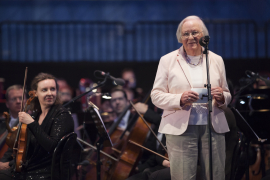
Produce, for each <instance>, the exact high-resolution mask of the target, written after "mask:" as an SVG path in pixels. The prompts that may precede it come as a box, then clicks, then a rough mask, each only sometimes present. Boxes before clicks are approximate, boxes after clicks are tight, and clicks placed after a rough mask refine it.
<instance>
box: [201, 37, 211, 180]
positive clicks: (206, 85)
mask: <svg viewBox="0 0 270 180" xmlns="http://www.w3.org/2000/svg"><path fill="white" fill-rule="evenodd" d="M204 42H205V46H204V47H205V49H204V51H203V54H205V57H206V70H207V84H205V85H204V87H207V91H208V117H207V124H208V143H209V144H208V145H209V173H210V180H213V168H212V167H213V165H212V140H211V139H212V135H211V132H212V130H211V122H212V120H211V112H212V96H211V84H210V74H209V60H208V50H209V49H208V43H209V38H205V39H204Z"/></svg>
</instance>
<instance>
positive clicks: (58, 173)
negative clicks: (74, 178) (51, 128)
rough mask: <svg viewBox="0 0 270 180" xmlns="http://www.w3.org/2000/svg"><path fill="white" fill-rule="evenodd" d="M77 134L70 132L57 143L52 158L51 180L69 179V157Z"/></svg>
mask: <svg viewBox="0 0 270 180" xmlns="http://www.w3.org/2000/svg"><path fill="white" fill-rule="evenodd" d="M76 139H77V134H76V133H74V132H72V133H70V134H68V135H66V136H64V137H62V139H61V140H60V141H59V142H58V144H57V146H56V148H55V150H54V153H53V158H52V167H51V179H52V180H69V179H70V178H71V177H70V176H71V157H72V151H73V146H74V144H75V142H76Z"/></svg>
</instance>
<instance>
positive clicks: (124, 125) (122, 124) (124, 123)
mask: <svg viewBox="0 0 270 180" xmlns="http://www.w3.org/2000/svg"><path fill="white" fill-rule="evenodd" d="M129 115H130V110H128V111H127V112H126V114H125V116H124V117H123V118H122V121H121V122H120V123H119V124H118V127H119V128H121V129H126V128H127V126H128V119H129ZM117 119H118V117H117V118H116V119H115V120H114V122H116V121H117Z"/></svg>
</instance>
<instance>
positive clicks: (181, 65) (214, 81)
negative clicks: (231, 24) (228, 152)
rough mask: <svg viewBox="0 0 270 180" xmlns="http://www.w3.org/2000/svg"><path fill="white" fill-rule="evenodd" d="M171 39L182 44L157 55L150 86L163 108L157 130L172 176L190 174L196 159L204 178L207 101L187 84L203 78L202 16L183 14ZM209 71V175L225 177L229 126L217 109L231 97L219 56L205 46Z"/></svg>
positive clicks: (188, 177) (191, 179)
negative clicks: (155, 67) (163, 140)
mask: <svg viewBox="0 0 270 180" xmlns="http://www.w3.org/2000/svg"><path fill="white" fill-rule="evenodd" d="M176 35H177V39H178V41H179V42H180V43H182V44H183V46H181V47H180V48H179V49H178V50H175V51H173V52H171V53H169V54H167V55H165V56H163V57H161V59H160V62H159V66H158V69H157V73H156V78H155V82H154V86H153V89H152V92H151V98H152V101H153V103H154V104H155V105H156V106H157V107H159V108H161V109H164V113H163V115H162V120H161V123H160V126H159V132H160V133H163V134H165V135H166V145H167V148H168V155H169V159H170V171H171V178H172V180H195V179H196V170H197V161H198V157H200V165H201V172H202V175H201V176H202V178H203V179H209V178H210V174H209V169H208V167H209V146H208V130H207V115H208V109H207V104H206V103H205V104H203V103H201V104H199V103H195V102H196V101H197V100H198V99H199V94H198V93H197V92H195V91H193V90H191V88H204V84H206V83H207V76H206V59H205V55H203V50H204V48H202V47H201V46H200V44H199V40H200V38H201V37H203V36H205V35H208V30H207V28H206V26H205V25H204V23H203V21H202V20H201V19H200V18H199V17H197V16H188V17H186V18H185V19H184V20H182V21H181V23H180V24H179V26H178V29H177V33H176ZM208 57H209V65H210V66H209V72H210V83H211V86H212V88H211V95H212V97H213V103H212V106H213V112H212V113H211V116H212V122H211V127H212V131H211V135H212V157H213V179H219V180H224V179H225V172H224V169H225V138H224V133H225V132H228V131H229V127H228V124H227V121H226V118H225V115H224V113H223V111H222V109H224V108H226V106H227V104H228V103H229V102H230V100H231V95H230V93H229V89H228V85H227V82H226V75H225V66H224V62H223V59H222V58H221V57H220V56H218V55H217V54H215V53H213V52H211V51H209V56H208Z"/></svg>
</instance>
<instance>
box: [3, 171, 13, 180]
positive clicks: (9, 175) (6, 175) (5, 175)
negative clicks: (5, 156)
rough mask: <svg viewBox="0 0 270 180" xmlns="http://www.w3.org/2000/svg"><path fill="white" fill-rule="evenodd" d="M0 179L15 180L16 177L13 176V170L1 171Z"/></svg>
mask: <svg viewBox="0 0 270 180" xmlns="http://www.w3.org/2000/svg"><path fill="white" fill-rule="evenodd" d="M0 179H1V180H13V179H14V177H13V176H12V168H10V169H7V170H0Z"/></svg>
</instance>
